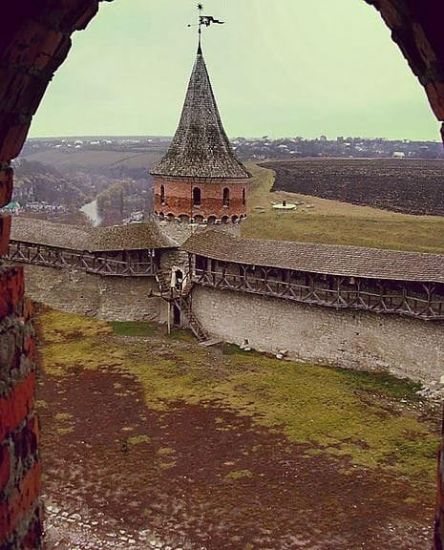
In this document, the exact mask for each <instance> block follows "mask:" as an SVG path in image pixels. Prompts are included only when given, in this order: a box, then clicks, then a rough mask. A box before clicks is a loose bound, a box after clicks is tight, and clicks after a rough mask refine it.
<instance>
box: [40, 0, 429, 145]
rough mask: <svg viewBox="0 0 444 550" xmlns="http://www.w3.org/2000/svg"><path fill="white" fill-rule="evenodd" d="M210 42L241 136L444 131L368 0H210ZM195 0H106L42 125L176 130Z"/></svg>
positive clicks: (66, 130)
mask: <svg viewBox="0 0 444 550" xmlns="http://www.w3.org/2000/svg"><path fill="white" fill-rule="evenodd" d="M204 5H205V13H207V14H211V15H214V16H216V17H218V18H220V19H222V20H225V21H226V22H227V23H226V24H225V25H223V26H214V27H212V28H211V29H210V30H208V31H206V32H205V37H204V53H205V57H206V60H207V64H208V68H209V71H210V76H211V78H212V81H213V86H214V88H215V93H216V97H217V99H218V102H219V107H220V109H221V112H222V118H223V120H224V124H225V127H226V129H227V131H228V133H229V135H230V136H231V137H236V136H263V135H269V136H274V137H279V136H297V135H301V136H304V137H316V136H319V135H321V134H326V135H327V136H328V137H330V138H335V137H336V136H338V135H345V136H348V135H353V136H358V135H359V136H366V137H375V136H382V137H386V138H409V139H432V140H438V138H439V134H438V123H437V121H436V119H435V118H434V116H433V114H432V112H431V110H430V107H429V105H428V102H427V99H426V97H425V95H424V92H423V90H422V88H421V87H420V86H419V84H418V82H417V81H416V79H415V78H414V76H413V74H412V73H411V71H410V69H409V68H408V66H407V63H406V61H405V60H404V58H403V57H402V55H401V53H400V52H399V50H398V48H397V47H396V46H395V45H394V44H393V43H392V41H391V39H390V33H389V30H388V29H387V28H386V27H385V25H384V24H383V23H382V21H381V20H380V16H379V14H378V13H377V12H376V10H375V9H374V8H372V7H370V6H368V5H367V4H366V3H365V2H364V0H207V1H206V2H204ZM195 6H196V2H195V1H194V0H115V1H114V2H112V3H109V4H108V3H103V4H102V5H101V9H100V13H99V15H98V16H97V17H96V19H95V20H94V21H93V22H92V23H91V24H90V26H89V27H88V29H87V30H86V31H84V32H81V33H77V34H76V35H75V37H74V47H73V50H72V51H71V53H70V56H69V57H68V60H67V61H66V62H65V64H64V65H63V66H62V67H61V69H60V70H59V71H58V72H57V74H56V75H55V78H54V81H53V83H52V84H51V85H50V88H49V90H48V92H47V94H46V97H45V99H44V101H43V103H42V105H41V107H40V110H39V111H38V113H37V115H36V117H35V119H34V123H33V126H32V130H31V136H34V137H36V136H61V135H147V134H151V135H172V134H173V133H174V130H175V128H176V124H177V121H178V118H179V115H180V110H181V107H182V103H183V99H184V95H185V90H186V85H187V83H188V78H189V75H190V72H191V68H192V65H193V62H194V57H195V52H196V35H195V29H189V28H187V24H188V23H189V22H193V21H194V20H195V18H196V9H195Z"/></svg>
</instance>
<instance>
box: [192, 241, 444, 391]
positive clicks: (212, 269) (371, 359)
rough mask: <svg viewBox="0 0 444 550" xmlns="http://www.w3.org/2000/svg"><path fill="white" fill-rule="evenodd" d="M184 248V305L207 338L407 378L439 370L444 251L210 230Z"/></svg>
mask: <svg viewBox="0 0 444 550" xmlns="http://www.w3.org/2000/svg"><path fill="white" fill-rule="evenodd" d="M184 249H185V250H186V251H187V252H188V253H189V254H190V265H191V267H192V273H193V275H192V279H193V290H192V310H193V313H194V315H195V317H196V319H197V320H198V322H199V323H200V324H201V325H202V326H203V327H204V328H205V330H206V331H207V332H208V333H209V334H210V335H211V336H212V337H215V338H220V339H222V340H224V341H227V342H231V343H235V344H238V345H242V344H247V345H248V346H249V347H252V348H254V349H257V350H260V351H266V352H271V353H279V352H286V353H287V354H288V356H289V357H292V358H295V359H300V360H304V361H311V362H316V363H319V362H320V363H325V364H329V365H335V366H340V367H345V368H354V369H366V370H373V371H383V370H385V371H389V372H391V373H393V374H395V375H398V376H401V377H406V376H407V377H409V378H412V379H415V380H422V381H428V382H430V381H437V380H439V379H440V377H441V376H442V375H443V374H444V338H443V336H444V256H440V255H433V254H416V253H405V252H395V251H384V250H376V249H365V248H358V247H343V246H328V245H317V244H306V243H285V242H278V241H255V240H252V239H239V238H236V237H233V236H230V235H228V234H220V233H219V234H218V233H217V232H214V231H209V232H207V233H204V234H196V235H194V236H193V237H191V238H190V239H189V240H188V241H187V242H186V243H185V244H184Z"/></svg>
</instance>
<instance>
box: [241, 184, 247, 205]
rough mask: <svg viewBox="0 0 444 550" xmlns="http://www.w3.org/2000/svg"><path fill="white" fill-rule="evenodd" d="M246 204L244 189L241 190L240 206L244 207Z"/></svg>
mask: <svg viewBox="0 0 444 550" xmlns="http://www.w3.org/2000/svg"><path fill="white" fill-rule="evenodd" d="M246 204H247V197H246V193H245V187H244V188H243V189H242V205H243V206H245V205H246Z"/></svg>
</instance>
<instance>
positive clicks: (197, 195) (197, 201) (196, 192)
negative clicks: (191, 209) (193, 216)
mask: <svg viewBox="0 0 444 550" xmlns="http://www.w3.org/2000/svg"><path fill="white" fill-rule="evenodd" d="M201 204H202V196H201V191H200V189H199V187H195V188H194V189H193V206H200V205H201Z"/></svg>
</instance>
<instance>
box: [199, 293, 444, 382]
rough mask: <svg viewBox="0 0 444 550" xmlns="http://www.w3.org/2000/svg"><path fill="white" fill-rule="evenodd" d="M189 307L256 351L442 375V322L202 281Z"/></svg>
mask: <svg viewBox="0 0 444 550" xmlns="http://www.w3.org/2000/svg"><path fill="white" fill-rule="evenodd" d="M193 311H194V313H195V315H196V317H197V318H198V320H199V321H200V322H201V323H202V325H203V326H204V327H205V328H206V330H207V331H208V332H209V333H210V334H211V335H213V336H215V337H217V338H221V339H223V340H225V341H227V342H230V343H234V344H241V343H242V342H243V340H244V339H245V338H246V339H248V341H249V343H250V345H251V347H252V348H254V349H256V350H259V351H266V352H274V353H275V352H277V351H278V350H288V351H289V356H290V357H291V358H295V359H300V360H304V361H313V362H317V363H325V364H329V365H333V366H339V367H344V368H353V369H365V370H373V371H376V370H377V371H380V370H386V371H389V372H391V373H392V374H394V375H396V376H399V377H406V376H407V377H409V378H412V379H415V380H421V381H433V380H439V379H440V377H441V376H442V375H444V323H427V322H425V321H419V320H414V319H408V318H404V317H400V316H396V315H376V314H373V313H368V312H357V311H335V310H332V309H328V308H322V307H316V306H308V305H304V304H297V303H292V302H288V301H285V300H279V299H276V298H266V297H261V296H255V295H251V294H250V295H249V294H242V293H237V292H231V291H225V290H216V289H209V288H204V287H195V288H194V290H193Z"/></svg>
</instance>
